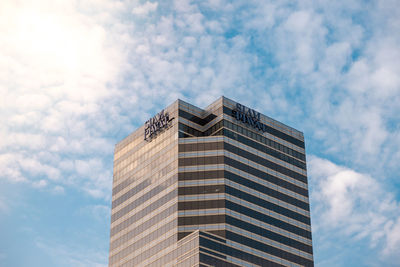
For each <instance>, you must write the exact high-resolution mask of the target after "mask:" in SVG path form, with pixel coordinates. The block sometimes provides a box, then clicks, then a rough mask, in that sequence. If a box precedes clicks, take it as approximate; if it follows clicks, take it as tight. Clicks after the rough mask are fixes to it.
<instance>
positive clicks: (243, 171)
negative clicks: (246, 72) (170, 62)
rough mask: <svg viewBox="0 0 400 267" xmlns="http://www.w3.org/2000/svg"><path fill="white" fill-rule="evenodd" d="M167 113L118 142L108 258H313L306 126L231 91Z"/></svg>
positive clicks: (204, 262) (280, 261)
mask: <svg viewBox="0 0 400 267" xmlns="http://www.w3.org/2000/svg"><path fill="white" fill-rule="evenodd" d="M160 114H162V115H163V116H164V114H166V115H165V116H164V117H163V118H164V119H163V121H161V120H158V117H157V116H155V117H154V118H153V119H152V120H149V122H146V125H144V126H142V127H141V128H139V129H138V130H136V131H135V132H133V133H132V134H131V135H129V136H128V137H127V138H125V139H124V140H122V141H121V142H120V143H118V144H117V145H116V148H115V157H114V181H113V197H112V215H111V232H110V255H109V266H313V252H312V239H311V222H310V210H309V198H308V184H307V171H306V157H305V150H304V137H303V134H302V133H301V132H299V131H297V130H295V129H293V128H291V127H288V126H286V125H284V124H282V123H280V122H277V121H275V120H273V119H271V118H269V117H267V116H264V115H262V114H260V113H258V112H256V111H254V110H252V109H250V108H247V107H245V106H243V105H241V104H240V103H236V102H234V101H232V100H230V99H228V98H225V97H221V98H219V99H218V100H217V101H215V102H214V103H212V104H211V105H210V106H208V107H207V108H206V109H204V110H203V109H200V108H198V107H195V106H193V105H191V104H189V103H186V102H184V101H181V100H177V101H175V102H174V103H173V104H172V105H171V106H169V107H167V108H166V109H165V110H163V111H162V112H160ZM165 117H167V118H169V120H170V121H169V122H168V121H166V120H165ZM160 118H161V117H160ZM145 128H146V130H145ZM145 131H147V133H149V132H151V134H152V135H151V138H147V136H148V135H147V136H146V139H145V138H144V137H145V136H144V132H145Z"/></svg>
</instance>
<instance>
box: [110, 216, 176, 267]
mask: <svg viewBox="0 0 400 267" xmlns="http://www.w3.org/2000/svg"><path fill="white" fill-rule="evenodd" d="M174 228H176V221H175V220H173V221H170V222H168V223H167V224H164V225H162V226H161V227H160V228H158V229H156V230H155V231H153V232H151V233H149V234H148V235H146V236H144V237H143V238H141V239H140V240H137V241H136V242H134V243H132V244H130V245H129V246H127V247H126V248H124V249H122V250H121V251H119V252H118V253H116V254H114V255H113V256H111V257H110V259H109V262H110V264H113V263H115V262H117V261H119V260H121V259H123V258H125V257H126V256H128V255H135V254H136V253H137V251H139V249H143V248H145V247H146V245H148V244H149V243H150V242H152V241H154V240H157V239H159V238H160V237H162V236H163V235H165V234H166V233H168V232H169V231H171V230H172V229H174ZM135 252H136V253H135Z"/></svg>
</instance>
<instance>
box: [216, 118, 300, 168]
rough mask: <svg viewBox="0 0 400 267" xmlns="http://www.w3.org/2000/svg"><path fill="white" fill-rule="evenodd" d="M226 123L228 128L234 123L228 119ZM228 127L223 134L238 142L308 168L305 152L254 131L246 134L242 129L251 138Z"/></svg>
mask: <svg viewBox="0 0 400 267" xmlns="http://www.w3.org/2000/svg"><path fill="white" fill-rule="evenodd" d="M226 124H228V125H227V128H229V126H230V125H231V124H232V123H230V122H229V121H226ZM232 125H235V124H232ZM239 127H240V126H238V128H239ZM227 128H224V134H223V135H224V136H226V137H228V138H231V139H233V140H236V141H238V142H240V143H242V144H245V145H247V146H249V147H252V148H254V149H257V150H259V151H261V152H264V153H266V154H268V155H271V156H273V157H275V158H277V159H280V160H282V161H285V162H287V163H290V164H292V165H295V166H297V167H299V168H301V169H304V170H305V169H306V164H305V163H304V161H305V160H306V159H305V155H304V154H302V153H300V152H298V151H296V150H292V149H290V148H287V147H286V146H283V145H281V144H279V143H277V142H275V141H272V140H269V139H267V138H265V137H262V136H261V135H256V134H254V133H253V132H251V134H250V133H247V134H246V132H243V131H242V133H243V135H246V136H249V137H250V138H247V137H245V136H243V135H240V134H237V133H235V131H234V130H233V131H231V130H228V129H227ZM232 128H235V127H233V126H232ZM239 133H240V132H239ZM252 135H255V136H252ZM253 137H257V138H253ZM252 139H253V140H252ZM254 140H257V141H258V142H256V141H254ZM260 142H261V143H263V144H265V145H263V144H260ZM270 147H272V148H274V149H272V148H270ZM279 151H282V152H284V153H286V154H289V155H290V156H288V155H286V154H284V153H282V152H279ZM300 160H301V161H300Z"/></svg>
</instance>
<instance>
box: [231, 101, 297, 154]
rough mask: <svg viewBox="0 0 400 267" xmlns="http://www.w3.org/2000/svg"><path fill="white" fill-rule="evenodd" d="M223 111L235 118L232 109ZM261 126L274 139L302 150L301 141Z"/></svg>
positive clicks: (269, 127) (266, 126)
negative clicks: (281, 140) (274, 137)
mask: <svg viewBox="0 0 400 267" xmlns="http://www.w3.org/2000/svg"><path fill="white" fill-rule="evenodd" d="M223 110H224V114H227V115H229V116H232V117H235V116H233V113H232V109H230V108H228V107H225V106H224V109H223ZM262 125H263V129H265V130H266V132H267V133H269V134H272V135H274V136H276V137H278V138H280V139H283V140H285V141H287V142H289V143H292V144H294V145H296V146H298V147H301V148H304V142H303V141H301V140H299V139H297V138H295V137H293V136H290V135H288V134H285V133H283V132H281V131H279V130H277V129H275V128H272V127H271V126H268V125H266V124H262Z"/></svg>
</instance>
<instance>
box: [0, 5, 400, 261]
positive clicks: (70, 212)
mask: <svg viewBox="0 0 400 267" xmlns="http://www.w3.org/2000/svg"><path fill="white" fill-rule="evenodd" d="M399 33H400V8H399V5H398V2H397V1H396V0H375V1H373V0H370V1H358V0H346V1H342V0H338V1H322V0H320V1H318V0H315V1H308V0H303V1H294V0H292V1H286V0H282V1H269V0H265V1H250V0H246V1H239V0H237V1H225V0H209V1H188V0H176V1H160V2H156V1H146V0H145V1H136V0H129V1H123V0H65V1H63V0H36V1H28V0H10V1H9V0H2V1H0V96H1V97H0V121H1V123H0V266H1V267H20V266H21V267H22V266H31V267H36V266H40V267H50V266H51V267H53V266H78V267H80V266H90V267H91V266H95V267H97V266H99V267H100V266H107V264H108V243H109V224H110V211H111V208H110V206H111V205H110V204H111V187H112V167H113V150H114V145H115V144H116V143H117V142H118V141H120V140H121V139H123V138H124V137H125V136H127V135H128V134H129V133H130V132H132V131H133V130H135V129H136V128H137V127H139V126H141V125H142V124H143V123H144V121H146V120H147V119H148V118H149V117H151V116H153V115H154V114H156V113H157V112H159V111H160V110H161V109H163V108H164V107H165V106H167V105H169V104H171V103H172V102H173V101H174V100H176V99H177V98H180V99H182V100H185V101H187V102H189V103H192V104H195V105H197V106H199V107H206V106H207V105H208V104H210V103H212V102H213V101H214V100H216V99H217V98H218V97H220V96H221V95H224V96H226V97H228V98H231V99H233V100H235V101H238V102H240V103H242V104H244V105H246V106H249V107H252V108H254V109H256V110H257V111H259V112H261V113H263V114H266V115H268V116H270V117H272V118H274V119H276V120H279V121H281V122H283V123H285V124H287V125H290V126H293V127H294V128H296V129H298V130H300V131H303V132H304V135H305V140H306V152H307V170H308V179H309V185H310V201H311V220H312V232H313V246H314V259H315V263H316V266H328V267H329V266H399V262H400V253H399V252H400V179H399V173H400V164H399V162H400V125H399V123H400V116H399V114H400V34H399Z"/></svg>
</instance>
